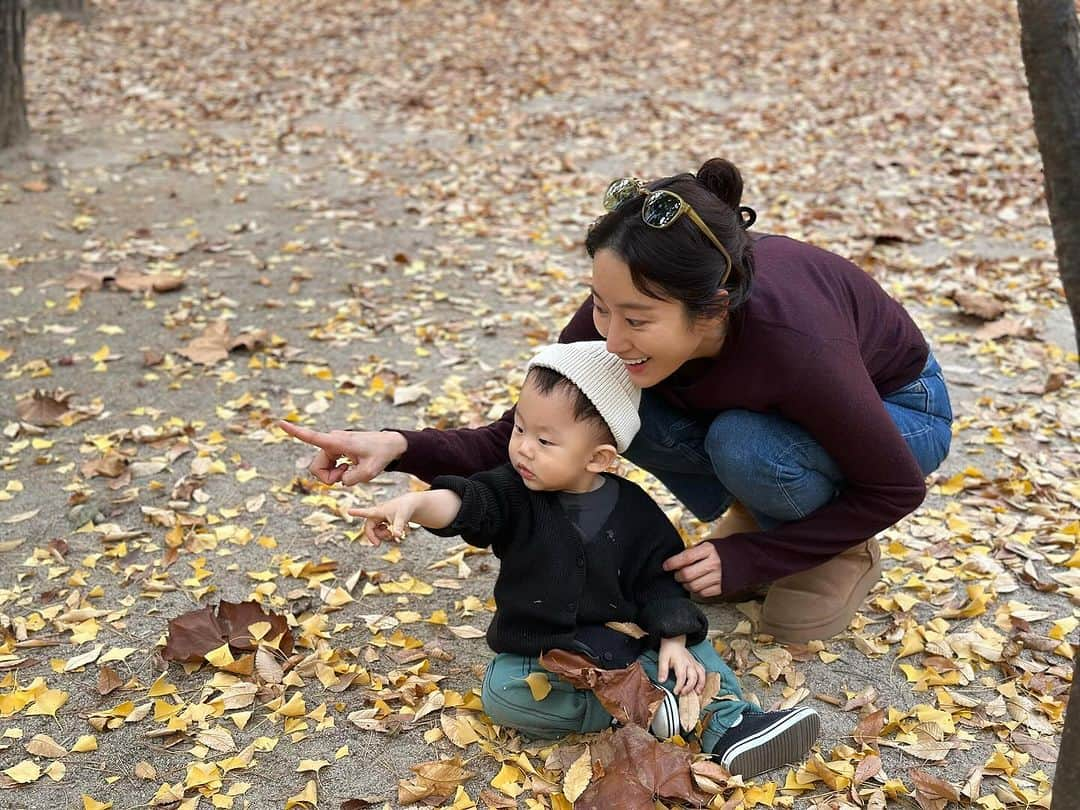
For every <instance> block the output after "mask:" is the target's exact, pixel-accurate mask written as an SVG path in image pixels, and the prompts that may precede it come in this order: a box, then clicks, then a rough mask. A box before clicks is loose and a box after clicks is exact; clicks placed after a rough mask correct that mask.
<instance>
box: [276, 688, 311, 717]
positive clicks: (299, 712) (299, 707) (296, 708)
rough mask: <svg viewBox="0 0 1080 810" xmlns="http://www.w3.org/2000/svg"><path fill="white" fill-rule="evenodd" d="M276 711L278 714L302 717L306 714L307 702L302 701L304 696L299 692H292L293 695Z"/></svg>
mask: <svg viewBox="0 0 1080 810" xmlns="http://www.w3.org/2000/svg"><path fill="white" fill-rule="evenodd" d="M277 711H278V714H280V715H283V716H285V717H303V716H304V715H305V714H307V704H305V703H304V696H303V695H302V694H300V693H299V692H293V696H292V697H291V698H289V701H288V703H286V704H285V705H284V706H282V707H281V708H280V709H278V710H277Z"/></svg>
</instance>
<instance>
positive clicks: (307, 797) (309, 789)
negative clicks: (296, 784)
mask: <svg viewBox="0 0 1080 810" xmlns="http://www.w3.org/2000/svg"><path fill="white" fill-rule="evenodd" d="M318 803H319V791H318V790H316V789H315V780H314V779H312V780H311V781H309V782H308V783H307V785H306V786H305V787H304V789H303V790H301V791H300V792H299V793H297V794H296V795H295V796H290V797H289V798H288V799H286V801H285V810H292V808H293V807H303V808H306V807H307V806H309V805H310V806H311V807H315V806H316V805H318Z"/></svg>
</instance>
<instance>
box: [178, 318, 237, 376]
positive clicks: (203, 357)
mask: <svg viewBox="0 0 1080 810" xmlns="http://www.w3.org/2000/svg"><path fill="white" fill-rule="evenodd" d="M229 343H230V341H229V325H228V324H227V323H226V322H225V321H214V323H212V324H210V325H209V326H207V327H206V329H204V330H203V332H202V334H201V335H199V336H198V337H196V338H192V339H191V340H190V341H188V344H187V345H186V346H184V347H183V348H181V349H178V350H177V351H178V353H179V354H181V355H183V356H184V357H186V358H187V359H188V360H191V361H192V362H194V363H200V364H202V365H205V366H212V365H213V364H214V363H217V362H220V361H221V360H224V359H225V358H227V357H228V356H229Z"/></svg>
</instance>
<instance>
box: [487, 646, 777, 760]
mask: <svg viewBox="0 0 1080 810" xmlns="http://www.w3.org/2000/svg"><path fill="white" fill-rule="evenodd" d="M687 649H689V651H690V654H691V655H693V656H694V658H696V659H697V660H698V662H699V663H700V664H701V665H702V666H703V667H705V671H706V672H716V673H719V675H720V682H721V686H720V692H719V694H718V695H717V696H716V698H715V699H714V700H713V701H712V702H710V703H709V704H708V705H707V706H702V707H701V716H702V717H704V716H705V715H707V714H708V715H709V719H708V722H707V723H706V725H705V728H704V729H703V731H702V733H701V746H702V750H705V751H711V750H712V749H713V746H715V745H716V741H717V740H719V739H720V737H722V736H723V734H724V732H726V731H727V730H728V729H729V728H731V726H732V725H734V723H735V721H736V720H738V719H739V718H740V717H741V716H742V714H743V712H747V711H749V712H759V711H761V709H759V708H757V706H755V705H754V704H752V703H748V702H747V701H745V700H743V696H742V690H741V689H740V688H739V682H738V680H737V679H736V678H735V673H734V672H732V671H731V668H730V667H728V665H727V664H725V663H724V661H723V660H722V659H721V658H720V656H719V655H717V653H716V650H715V649H714V648H713V646H712V643H711V642H710V641H708V640H705V641H702V642H700V643H699V644H694V645H693V646H691V647H688V648H687ZM638 661H639V662H640V663H641V666H642V668H643V669H644V670H645V674H646V675H647V676H648V677H649V680H651V681H652V682H653V683H660V681H659V679H658V677H657V675H658V673H657V652H656V650H646V651H645V652H644V653H642V654H641V655H640V656H639V657H638ZM534 672H542V673H544V674H549V673H548V672H547V670H545V669H544V668H543V667H542V666H540V661H539V659H536V658H531V657H529V656H527V655H515V654H513V653H499V654H498V655H496V656H495V659H494V660H493V661H492V662H491V663H490V664H489V665H488V668H487V672H486V673H485V675H484V685H483V687H482V689H481V690H480V701H481V702H482V703H483V704H484V713H485V714H487V716H488V717H489V718H491V722H493V723H495V724H496V725H499V726H507V727H509V728H516V729H518V730H519V731H521V732H523V733H525V734H527V735H528V736H530V737H539V738H541V739H554V738H558V737H565V736H566V735H567V734H586V733H588V732H592V731H602V730H603V729H605V728H608V727H609V726H610V725H611V715H610V714H609V713H608V710H607V709H605V708H604V707H603V706H602V705H601V704H600V701H599V700H598V699H597V697H596V695H595V694H594V693H593V692H592V691H591V690H588V689H578V688H577V687H575V686H573V685H572V684H571V683H569V682H567V681H564V680H562V679H561V678H559V677H557V676H555V675H550V674H549V677H548V683H549V684H550V685H551V691H550V692H549V693H548V695H547V696H546V697H545V698H544V699H543V700H540V701H538V700H534V699H533V696H532V690H531V689H530V688H529V684H528V682H527V681H526V680H525V679H526V678H527V677H529V675H531V674H532V673H534ZM663 685H664V686H666V687H667V688H668V690H670V691H673V690H674V689H675V678H674V677H669V678H668V679H667V681H665V682H664V684H663Z"/></svg>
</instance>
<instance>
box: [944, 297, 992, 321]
mask: <svg viewBox="0 0 1080 810" xmlns="http://www.w3.org/2000/svg"><path fill="white" fill-rule="evenodd" d="M949 298H951V299H952V300H953V302H954V303H955V304H956V306H957V307H959V309H960V311H961V312H963V313H964V314H965V315H971V316H973V317H975V318H981V319H982V320H984V321H994V320H997V319H998V318H1000V317H1001V316H1002V315H1004V314H1005V305H1004V304H1003V303H1002V302H1001V301H998V300H997V299H996V298H994V297H993V296H991V295H987V294H986V293H977V292H966V291H964V290H954V291H953V292H951V293H949Z"/></svg>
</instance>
